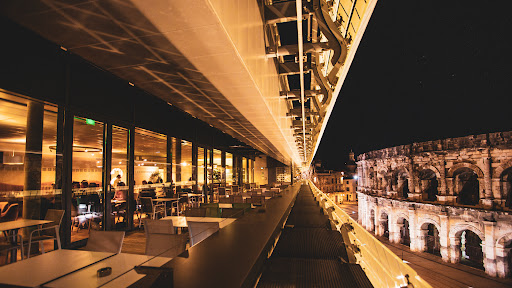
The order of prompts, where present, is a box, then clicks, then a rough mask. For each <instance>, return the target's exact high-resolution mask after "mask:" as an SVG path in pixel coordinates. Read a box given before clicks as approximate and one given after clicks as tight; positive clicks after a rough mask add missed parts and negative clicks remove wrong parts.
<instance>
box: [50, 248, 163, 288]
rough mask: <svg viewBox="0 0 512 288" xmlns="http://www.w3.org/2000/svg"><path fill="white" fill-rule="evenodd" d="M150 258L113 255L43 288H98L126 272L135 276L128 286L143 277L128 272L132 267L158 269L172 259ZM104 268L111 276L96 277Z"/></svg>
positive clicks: (124, 254)
mask: <svg viewBox="0 0 512 288" xmlns="http://www.w3.org/2000/svg"><path fill="white" fill-rule="evenodd" d="M152 258H154V257H153V256H147V255H137V254H127V253H120V254H117V255H114V256H112V257H110V258H107V259H104V260H103V261H101V262H98V263H96V264H93V265H91V266H88V267H85V268H83V269H81V270H79V271H76V272H75V273H72V274H70V275H67V276H64V277H62V278H59V279H57V280H55V281H52V282H50V283H48V284H46V285H45V287H75V288H82V287H83V288H89V287H99V286H101V285H104V284H106V283H108V282H110V281H112V280H114V279H116V278H117V277H119V276H121V275H122V274H124V273H126V272H128V273H132V272H133V273H134V275H133V276H135V277H130V281H131V282H130V283H127V284H128V285H130V284H132V283H134V282H136V281H138V280H139V279H141V278H143V277H144V276H145V275H143V274H137V273H136V272H135V271H130V270H132V269H133V267H135V266H138V265H141V264H142V263H144V262H147V263H144V264H143V266H158V267H160V266H162V265H163V264H165V263H167V262H169V261H170V260H171V259H172V258H168V257H156V258H155V259H153V260H151V259H152ZM104 267H111V268H112V274H110V275H108V276H105V277H98V276H97V271H98V269H101V268H104ZM123 276H124V275H123ZM123 286H126V285H123ZM118 287H120V286H118Z"/></svg>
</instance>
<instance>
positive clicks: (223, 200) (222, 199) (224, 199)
mask: <svg viewBox="0 0 512 288" xmlns="http://www.w3.org/2000/svg"><path fill="white" fill-rule="evenodd" d="M219 203H228V204H229V203H233V196H230V197H219Z"/></svg>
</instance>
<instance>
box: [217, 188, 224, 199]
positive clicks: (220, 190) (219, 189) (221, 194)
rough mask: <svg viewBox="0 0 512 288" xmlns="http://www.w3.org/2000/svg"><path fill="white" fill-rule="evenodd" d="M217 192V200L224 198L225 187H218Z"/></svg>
mask: <svg viewBox="0 0 512 288" xmlns="http://www.w3.org/2000/svg"><path fill="white" fill-rule="evenodd" d="M218 191H219V198H220V196H226V188H225V187H219V188H218Z"/></svg>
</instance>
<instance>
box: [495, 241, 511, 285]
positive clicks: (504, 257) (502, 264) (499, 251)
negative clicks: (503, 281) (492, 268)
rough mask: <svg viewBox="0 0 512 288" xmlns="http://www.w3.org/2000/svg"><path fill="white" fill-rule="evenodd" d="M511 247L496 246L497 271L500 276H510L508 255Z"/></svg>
mask: <svg viewBox="0 0 512 288" xmlns="http://www.w3.org/2000/svg"><path fill="white" fill-rule="evenodd" d="M510 249H511V248H496V272H497V274H498V277H500V278H507V277H510V267H509V263H508V255H509V253H510Z"/></svg>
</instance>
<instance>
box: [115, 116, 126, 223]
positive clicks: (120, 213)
mask: <svg viewBox="0 0 512 288" xmlns="http://www.w3.org/2000/svg"><path fill="white" fill-rule="evenodd" d="M111 166H112V170H111V171H110V178H111V180H110V186H111V188H112V191H111V192H112V195H113V203H112V212H113V215H114V220H115V226H114V227H116V229H117V228H121V229H123V228H124V227H126V219H127V214H126V213H127V204H126V201H127V200H128V190H129V189H128V130H127V129H124V128H121V127H117V126H113V127H112V164H111ZM123 222H124V223H123Z"/></svg>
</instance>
